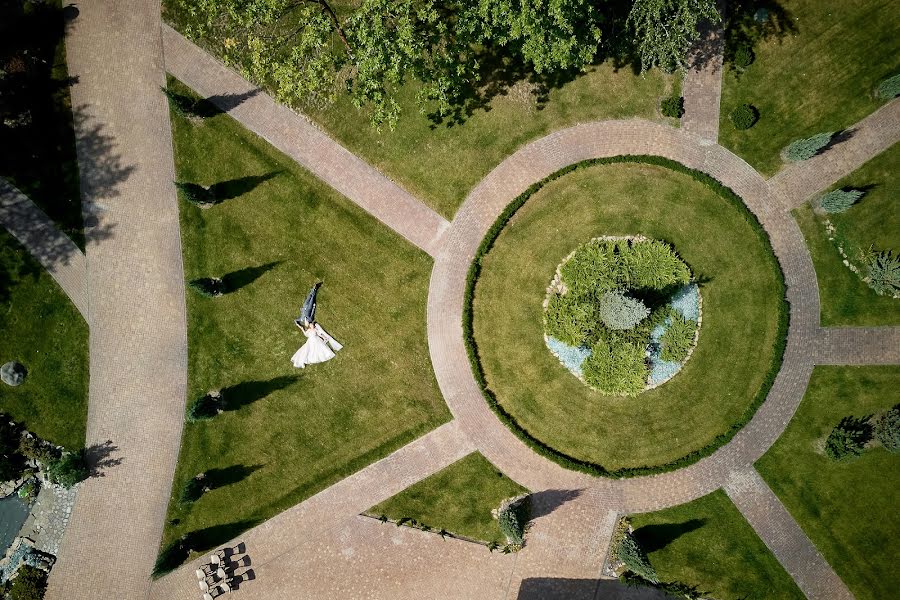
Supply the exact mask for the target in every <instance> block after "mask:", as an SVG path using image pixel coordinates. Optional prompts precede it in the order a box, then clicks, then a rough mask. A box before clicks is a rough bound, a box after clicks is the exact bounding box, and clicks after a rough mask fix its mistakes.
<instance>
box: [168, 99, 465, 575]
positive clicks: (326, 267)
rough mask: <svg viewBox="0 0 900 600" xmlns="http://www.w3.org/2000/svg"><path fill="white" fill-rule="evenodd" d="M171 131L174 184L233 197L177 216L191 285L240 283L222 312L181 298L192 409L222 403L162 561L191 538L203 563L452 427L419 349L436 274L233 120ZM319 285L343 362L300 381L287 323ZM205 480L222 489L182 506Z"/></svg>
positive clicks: (195, 427) (214, 303) (187, 444)
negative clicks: (209, 398) (204, 280)
mask: <svg viewBox="0 0 900 600" xmlns="http://www.w3.org/2000/svg"><path fill="white" fill-rule="evenodd" d="M172 85H173V87H175V88H177V89H178V91H180V92H183V93H188V90H187V89H186V88H185V87H184V86H182V85H180V84H175V83H173V84H172ZM172 126H173V135H174V144H175V161H176V173H177V176H178V178H179V180H182V181H189V182H196V183H200V184H206V185H209V184H218V185H217V186H216V189H217V191H219V192H220V193H221V194H222V195H224V196H225V197H230V199H227V200H225V201H224V202H223V203H222V204H219V205H217V206H214V207H212V208H210V209H207V210H204V209H200V208H197V207H195V206H192V205H189V204H187V203H184V202H183V201H182V202H183V203H182V206H181V228H182V229H181V230H182V242H183V251H184V265H185V276H186V278H187V279H189V280H190V279H193V278H197V277H207V276H222V275H225V274H231V275H230V276H229V277H228V278H227V279H228V280H230V281H231V282H232V283H233V284H234V285H235V286H236V287H238V288H239V289H237V290H236V291H233V292H231V293H229V294H227V295H225V296H222V297H220V298H213V299H210V298H204V297H201V296H200V295H198V294H196V293H194V292H192V291H190V290H188V292H187V294H188V295H187V310H188V363H189V371H188V402H189V403H190V402H192V401H193V400H194V399H196V398H198V397H200V396H202V395H203V394H205V393H206V392H207V391H209V390H213V389H220V390H223V392H222V393H223V395H224V397H225V398H226V400H227V401H228V403H229V404H228V410H226V411H225V412H224V413H223V414H220V415H218V416H216V417H214V418H213V419H212V420H211V421H201V422H198V423H188V424H187V425H186V427H185V431H184V438H183V443H182V449H181V456H180V458H179V463H178V468H177V471H176V476H175V483H174V488H173V500H172V502H171V504H170V509H169V518H168V521H167V526H166V530H165V534H164V546H167V545H168V544H169V543H171V542H173V541H174V540H177V539H179V538H180V537H181V536H183V535H187V536H188V538H187V539H188V542H189V545H191V546H192V548H193V549H194V550H201V549H202V548H204V547H210V546H212V545H215V544H217V543H221V542H222V541H224V540H226V539H229V538H230V537H232V536H234V535H237V534H238V533H239V532H240V531H241V530H243V529H246V528H247V527H249V526H252V525H253V524H255V523H257V522H259V521H262V520H264V519H266V518H268V517H271V516H272V515H274V514H276V513H278V512H280V511H282V510H284V509H286V508H288V507H290V506H292V505H294V504H296V503H297V502H299V501H301V500H303V499H304V498H307V497H309V496H310V495H312V494H314V493H315V492H317V491H319V490H321V489H323V488H324V487H326V486H328V485H329V484H331V483H334V482H335V481H338V480H340V479H341V478H343V477H345V476H346V475H349V474H350V473H352V472H354V471H356V470H358V469H359V468H361V467H363V466H365V465H366V464H368V463H369V462H371V461H373V460H375V459H378V458H381V457H382V456H384V455H386V454H388V453H389V452H391V451H393V450H395V449H396V448H398V447H400V446H402V445H404V444H405V443H407V442H409V441H411V440H412V439H414V438H416V437H417V436H419V435H421V434H423V433H425V432H426V431H428V430H430V429H432V428H434V427H435V426H437V425H438V424H440V423H442V422H444V421H446V420H447V419H448V418H449V413H448V411H447V409H446V406H445V405H444V402H443V400H442V398H441V396H440V393H439V391H438V388H437V384H436V382H435V379H434V375H433V373H432V369H431V365H430V362H429V360H428V348H427V346H426V335H425V299H426V296H427V289H428V277H429V273H430V271H431V259H430V258H429V257H428V256H427V255H425V254H424V253H422V252H420V251H418V250H417V249H415V248H414V247H413V246H411V245H409V244H408V243H407V242H406V241H405V240H403V239H402V238H400V237H399V236H397V235H396V234H394V233H393V232H391V231H390V230H389V229H387V228H386V227H384V226H383V225H381V224H380V223H378V222H377V221H375V220H374V219H373V218H372V217H370V216H369V215H367V214H366V213H364V212H363V211H362V210H361V209H359V208H358V207H357V206H355V205H353V204H352V203H351V202H350V201H348V200H347V199H345V198H343V197H342V196H340V195H338V194H337V193H335V192H334V191H332V190H331V189H329V188H327V187H326V186H325V185H324V184H322V183H321V182H319V181H318V180H317V179H315V178H314V177H313V176H312V175H310V174H309V173H308V172H306V171H304V170H302V169H301V168H299V167H298V166H297V165H296V164H295V163H293V162H292V161H291V160H289V159H288V158H286V157H285V156H283V155H282V154H280V153H279V152H277V151H276V150H274V149H273V148H272V147H271V146H269V145H268V144H266V143H265V142H264V141H262V140H261V139H259V138H257V137H256V136H254V135H253V134H251V133H249V132H247V131H246V130H244V129H243V128H242V127H241V126H240V125H239V124H238V123H236V122H235V121H234V120H232V119H231V118H230V117H228V116H226V115H222V114H217V115H215V116H213V117H211V118H209V119H206V120H205V121H203V122H202V123H191V122H190V121H188V120H186V119H184V118H181V117H178V116H173V118H172ZM317 279H319V280H323V281H324V282H325V283H324V285H323V286H322V289H321V291H320V293H319V299H318V300H319V301H318V305H319V308H318V313H317V318H318V319H319V320H320V321H321V323H322V325H323V326H324V327H325V328H326V329H327V330H328V331H329V333H331V334H332V335H334V336H335V337H336V338H337V339H338V340H339V341H340V342H341V343H343V344H344V345H345V348H344V350H343V351H342V352H340V353H339V354H338V355H337V357H336V358H335V359H334V360H332V361H330V362H328V363H325V364H322V365H315V366H312V367H308V368H306V369H304V370H299V369H294V368H293V366H292V365H291V362H290V358H291V355H292V354H293V353H294V351H296V349H297V348H299V347H300V346H301V345H302V344H303V343H304V342H305V338H304V337H303V336H302V334H301V332H300V331H299V330H298V329H297V328H296V327H295V326H294V324H293V322H292V320H293V319H294V318H295V317H296V316H297V312H298V310H299V309H298V307H299V305H300V304H301V303H302V302H303V298H304V297H305V295H306V292H307V290H308V289H309V287H310V286H311V285H312V283H313V282H314V281H316V280H317ZM201 472H205V473H207V477H208V481H209V482H211V485H210V486H211V487H212V488H213V489H212V490H211V491H209V492H206V493H205V494H203V496H202V497H201V498H200V499H199V500H198V501H196V502H195V503H193V504H190V505H187V506H184V505H181V504H180V503H179V502H178V498H179V496H180V492H181V489H182V487H183V486H184V484H185V483H186V482H187V481H188V480H189V479H190V478H192V477H194V476H195V475H196V474H198V473H201ZM183 558H185V557H184V556H176V557H175V559H174V562H177V561H178V560H181V559H183Z"/></svg>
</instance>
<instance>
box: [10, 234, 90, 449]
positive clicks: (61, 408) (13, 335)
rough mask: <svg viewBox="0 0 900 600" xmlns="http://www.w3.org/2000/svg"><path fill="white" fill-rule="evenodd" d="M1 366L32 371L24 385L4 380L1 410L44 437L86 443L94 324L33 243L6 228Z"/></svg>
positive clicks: (57, 441) (72, 445)
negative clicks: (31, 248)
mask: <svg viewBox="0 0 900 600" xmlns="http://www.w3.org/2000/svg"><path fill="white" fill-rule="evenodd" d="M0 306H2V310H0V331H2V332H3V335H0V364H2V363H5V362H8V361H10V360H15V361H18V362H20V363H22V364H23V365H25V367H26V368H27V369H28V375H27V377H26V378H25V382H24V383H23V384H22V385H20V386H18V387H9V386H8V385H6V384H0V412H5V413H7V414H9V416H10V417H12V418H13V419H14V420H15V421H18V422H19V423H21V424H22V425H24V426H25V427H26V428H27V429H28V430H30V431H32V432H34V433H36V434H37V435H38V436H40V437H42V438H44V439H46V440H48V441H51V442H53V443H54V444H58V445H61V446H65V447H66V448H67V449H69V450H73V451H77V450H80V449H81V448H83V447H84V435H85V426H86V423H87V404H88V402H87V399H88V326H87V323H85V321H84V319H83V318H82V317H81V313H79V312H78V309H76V308H75V306H74V305H73V304H72V303H71V302H70V301H69V298H68V297H67V296H66V295H65V294H64V293H63V291H62V290H61V289H60V288H59V286H58V285H57V284H56V282H55V281H53V278H52V277H50V275H49V274H48V273H47V272H46V271H44V270H43V268H42V267H41V266H40V264H38V262H37V261H36V260H34V259H33V258H32V257H31V255H30V254H29V253H28V251H27V250H25V248H23V247H22V246H21V245H20V244H19V243H18V242H17V241H16V240H14V239H13V237H12V236H11V235H9V234H8V233H7V232H6V231H5V230H0Z"/></svg>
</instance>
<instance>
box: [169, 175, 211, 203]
mask: <svg viewBox="0 0 900 600" xmlns="http://www.w3.org/2000/svg"><path fill="white" fill-rule="evenodd" d="M175 187H176V188H177V189H178V191H179V192H181V196H182V197H183V198H184V199H185V200H187V201H188V202H190V203H191V204H193V205H194V206H199V207H201V208H208V207H210V206H212V205H213V204H217V203H218V202H217V200H216V195H215V194H214V193H213V191H212V189H210V188H206V187H203V186H202V185H200V184H198V183H190V182H187V181H176V182H175Z"/></svg>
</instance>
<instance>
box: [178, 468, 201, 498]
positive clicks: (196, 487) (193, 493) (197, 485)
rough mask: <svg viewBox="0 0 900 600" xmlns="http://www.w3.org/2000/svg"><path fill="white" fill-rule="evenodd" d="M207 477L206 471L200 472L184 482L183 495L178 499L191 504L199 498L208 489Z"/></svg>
mask: <svg viewBox="0 0 900 600" xmlns="http://www.w3.org/2000/svg"><path fill="white" fill-rule="evenodd" d="M205 479H206V474H205V473H198V474H197V475H195V476H194V477H191V478H190V479H188V480H187V481H186V482H185V483H184V487H182V488H181V495H180V496H179V497H178V501H179V502H180V503H181V504H191V503H192V502H196V501H197V500H199V499H200V497H201V496H203V493H204V492H205V491H206V483H205V481H204V480H205Z"/></svg>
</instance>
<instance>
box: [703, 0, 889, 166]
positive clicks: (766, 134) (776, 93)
mask: <svg viewBox="0 0 900 600" xmlns="http://www.w3.org/2000/svg"><path fill="white" fill-rule="evenodd" d="M777 6H779V7H780V8H781V9H783V14H782V16H781V17H779V19H778V20H779V22H780V23H781V25H780V29H781V31H782V33H781V34H775V35H772V36H771V37H769V38H768V39H766V40H763V41H760V42H757V43H756V44H755V45H754V48H753V52H754V53H755V55H756V59H755V61H754V62H753V64H751V65H750V66H749V67H748V68H747V69H746V71H745V72H744V73H742V74H740V75H739V76H738V75H737V74H736V72H735V70H734V69H733V68H731V67H728V66H726V68H725V71H724V73H723V80H722V110H721V126H720V128H719V143H720V144H722V145H723V146H725V147H726V148H728V149H729V150H731V151H732V152H734V153H735V154H737V155H738V156H740V157H742V158H743V159H744V160H746V161H747V162H749V163H750V164H751V165H753V166H754V167H756V169H757V170H758V171H760V172H761V173H763V174H765V175H773V174H774V173H775V172H776V171H778V170H779V169H780V168H781V164H782V163H781V158H780V157H779V154H780V152H781V150H782V149H783V148H784V147H785V146H787V145H788V144H789V143H790V142H792V141H793V140H795V139H798V138H805V137H809V136H811V135H813V134H816V133H820V132H827V131H841V130H843V129H846V128H847V127H850V126H851V125H853V124H854V123H856V122H857V121H859V120H861V119H862V118H863V117H865V116H866V115H868V114H869V113H871V112H873V111H874V110H875V109H877V108H878V107H879V106H880V105H881V104H883V103H884V100H881V99H877V98H875V97H874V93H873V92H874V89H875V87H876V86H877V85H878V84H879V83H880V82H881V81H882V80H883V79H885V78H887V77H890V76H891V75H895V74H897V73H898V72H900V36H898V35H897V30H898V28H900V12H898V11H897V7H896V4H895V3H894V2H892V1H891V0H859V1H857V2H845V1H843V0H824V1H823V0H784V1H782V2H779V3H777ZM757 8H758V3H751V2H745V3H742V4H740V5H738V7H734V6H732V7H729V11H735V10H738V11H743V12H745V13H746V14H747V15H748V18H749V19H750V20H751V21H752V16H753V14H754V13H755V12H756V10H757ZM780 12H781V11H780V10H770V14H772V15H773V18H774V17H775V16H777V15H778V14H779V13H780ZM732 37H733V36H732ZM728 52H729V53H730V52H733V48H731V47H729V48H728ZM745 102H746V103H749V104H752V105H753V106H755V107H756V108H757V109H759V113H760V118H759V122H757V123H756V125H754V126H753V127H752V128H751V129H748V130H745V131H738V130H736V129H735V128H734V126H733V125H732V124H731V122H730V121H729V120H728V115H729V114H730V113H731V111H732V110H734V108H735V107H737V106H738V105H740V104H743V103H745Z"/></svg>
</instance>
